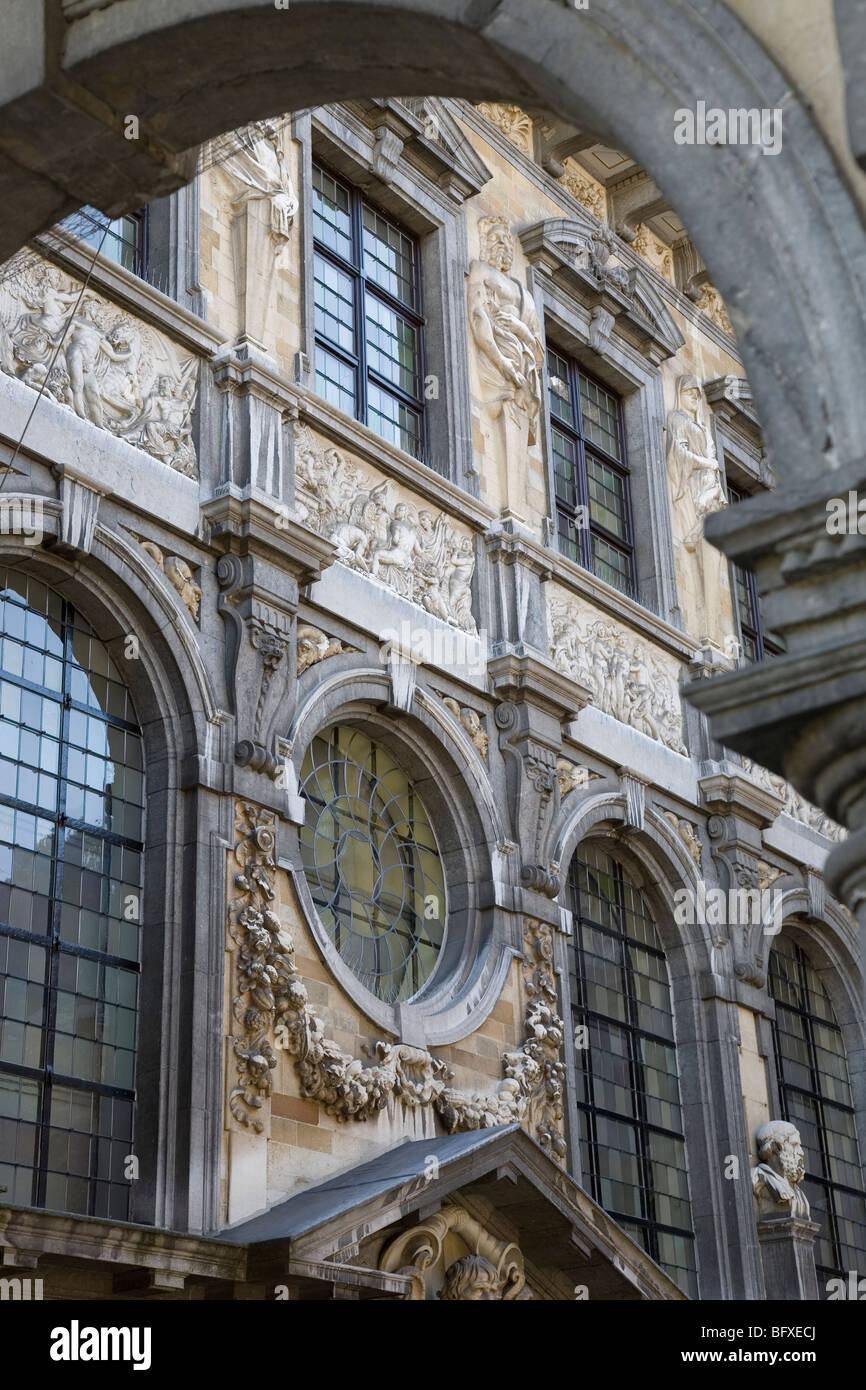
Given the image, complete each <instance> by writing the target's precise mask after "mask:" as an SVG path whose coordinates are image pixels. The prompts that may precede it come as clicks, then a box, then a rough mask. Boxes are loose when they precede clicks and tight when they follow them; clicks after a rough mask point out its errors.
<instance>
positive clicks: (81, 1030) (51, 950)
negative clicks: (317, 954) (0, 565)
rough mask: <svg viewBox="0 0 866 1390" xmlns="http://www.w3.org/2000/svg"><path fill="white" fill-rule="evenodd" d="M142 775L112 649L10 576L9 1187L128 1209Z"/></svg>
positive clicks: (1, 654) (88, 1208)
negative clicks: (126, 1172)
mask: <svg viewBox="0 0 866 1390" xmlns="http://www.w3.org/2000/svg"><path fill="white" fill-rule="evenodd" d="M143 808H144V772H143V761H142V746H141V734H140V731H139V729H138V725H137V721H136V716H135V710H134V709H133V706H132V701H131V699H130V696H129V692H128V691H127V689H126V686H125V684H124V682H123V678H122V676H121V674H120V672H119V671H118V669H117V667H116V666H115V664H114V661H113V660H112V658H111V656H110V654H109V652H108V649H107V648H106V647H105V645H104V644H103V643H102V642H101V641H100V640H99V638H98V637H97V636H96V635H95V634H94V633H93V632H92V630H91V629H90V627H89V626H88V624H87V623H86V622H85V621H84V619H83V618H82V617H81V615H80V614H79V613H78V612H76V610H75V609H74V608H73V607H72V605H71V604H70V603H68V602H67V601H66V600H65V599H63V598H61V596H60V595H59V594H57V593H55V592H54V591H53V590H51V589H48V588H46V586H45V585H44V584H41V583H39V582H38V581H37V580H35V579H32V578H25V577H23V576H19V575H14V574H12V573H8V572H7V573H4V572H3V571H0V1121H2V1122H0V1135H2V1138H0V1184H3V1185H5V1187H6V1188H7V1194H8V1195H7V1200H8V1201H12V1202H17V1203H21V1204H23V1205H34V1206H42V1207H50V1208H53V1209H55V1210H59V1211H72V1212H81V1213H86V1214H89V1215H93V1216H109V1217H115V1218H119V1219H121V1220H122V1219H125V1218H126V1217H127V1216H128V1203H129V1182H128V1181H127V1180H126V1179H125V1177H124V1158H125V1156H126V1155H127V1154H129V1153H130V1151H131V1145H132V1119H133V1102H134V1098H135V1091H134V1086H135V1048H136V1013H137V1003H138V976H139V964H138V962H139V923H140V919H141V906H140V897H141V867H142V848H143V847H142V839H143V828H142V819H143V814H144V810H143Z"/></svg>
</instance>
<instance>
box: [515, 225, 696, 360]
mask: <svg viewBox="0 0 866 1390" xmlns="http://www.w3.org/2000/svg"><path fill="white" fill-rule="evenodd" d="M615 240H616V239H615V238H614V236H613V234H612V233H611V232H610V230H609V229H608V228H604V229H601V228H600V227H599V225H598V224H597V222H596V221H595V219H590V216H589V214H587V213H585V212H584V215H583V216H582V217H580V218H577V217H573V218H567V217H550V218H545V219H544V220H543V221H541V222H536V223H534V224H533V225H532V226H530V227H527V228H526V229H525V230H524V231H522V232H521V233H520V244H521V246H522V248H523V252H524V254H525V256H526V257H527V259H528V260H529V262H530V264H531V265H533V266H534V267H535V268H536V270H538V271H539V272H540V273H542V274H543V275H548V276H550V278H551V279H552V280H554V281H555V282H556V283H557V284H559V285H560V286H561V287H562V288H563V289H564V290H565V291H566V292H567V293H568V294H570V295H571V297H572V298H573V299H575V300H576V301H577V302H578V303H579V304H581V305H582V306H583V307H584V308H585V309H587V310H588V311H590V312H591V311H593V310H596V309H603V310H605V311H606V313H607V314H609V315H610V318H611V320H612V322H613V327H614V331H615V332H616V333H617V334H618V335H619V336H620V337H622V338H624V339H625V341H626V342H628V343H629V344H630V345H631V346H632V347H634V348H636V349H637V350H638V352H640V353H641V354H642V355H643V356H645V357H646V358H647V359H648V360H649V361H650V362H651V363H652V364H653V365H654V366H660V365H661V363H662V362H664V361H666V360H667V359H668V358H669V357H673V356H674V355H675V354H676V353H677V352H678V351H679V349H680V348H681V347H683V346H684V344H685V339H684V338H683V335H682V334H681V333H680V331H679V329H678V328H677V326H676V323H675V322H674V319H673V317H672V315H671V313H670V311H669V310H668V308H667V307H666V305H665V304H664V301H663V300H662V298H661V296H660V295H659V293H658V291H657V289H656V287H655V286H654V284H653V283H652V281H651V280H650V278H649V277H648V275H647V274H646V270H645V267H644V265H643V263H642V262H641V264H640V266H633V267H631V268H628V269H626V268H623V267H622V266H612V267H608V266H607V264H606V261H605V260H603V259H601V260H600V259H598V258H597V257H596V255H595V253H594V251H593V246H594V245H595V244H597V243H599V242H600V241H607V243H608V245H609V246H610V249H611V250H612V251H613V252H614V254H615V255H617V256H619V254H620V245H619V243H618V242H617V243H616V245H614V244H613V243H614V242H615Z"/></svg>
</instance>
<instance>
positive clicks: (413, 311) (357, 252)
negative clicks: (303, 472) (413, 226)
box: [310, 158, 428, 464]
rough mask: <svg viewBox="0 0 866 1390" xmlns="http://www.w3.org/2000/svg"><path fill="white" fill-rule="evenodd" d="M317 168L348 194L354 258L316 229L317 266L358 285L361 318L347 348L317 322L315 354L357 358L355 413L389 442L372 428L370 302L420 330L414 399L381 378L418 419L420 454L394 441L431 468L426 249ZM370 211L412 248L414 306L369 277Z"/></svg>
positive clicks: (318, 165)
mask: <svg viewBox="0 0 866 1390" xmlns="http://www.w3.org/2000/svg"><path fill="white" fill-rule="evenodd" d="M313 167H314V168H315V169H318V170H319V172H320V173H321V174H322V175H323V176H324V177H325V178H326V179H332V180H333V182H334V184H335V185H336V186H337V187H338V188H340V189H342V191H344V192H345V193H346V194H347V195H348V201H349V221H350V229H351V231H350V240H351V257H347V256H346V255H345V254H341V253H339V252H335V251H334V250H332V249H331V248H329V247H328V246H326V245H325V244H324V243H323V242H322V241H321V240H316V237H315V230H314V233H313V256H314V262H315V260H316V259H317V258H318V259H320V260H322V261H323V262H324V263H325V265H326V266H330V267H331V269H332V270H336V271H337V272H338V273H339V274H341V275H342V276H343V277H344V278H348V279H349V280H350V283H351V286H352V290H351V294H352V307H353V310H354V315H355V322H354V324H353V326H352V330H351V336H352V346H351V348H347V347H345V346H343V345H341V344H338V343H336V342H334V341H332V340H331V339H329V338H327V337H325V335H324V334H322V333H318V334H317V333H316V330H315V323H314V325H313V351H314V354H315V353H317V352H318V351H319V349H321V350H322V351H323V352H325V353H327V354H329V355H330V356H331V357H332V358H334V359H336V361H337V362H339V363H343V365H345V366H349V365H350V359H352V358H354V366H353V367H352V378H353V382H354V398H355V409H354V412H353V416H354V418H355V419H356V420H358V422H359V423H360V424H362V425H366V427H367V429H370V430H372V431H373V433H374V434H380V435H382V437H383V438H386V439H387V437H388V436H387V435H384V434H382V432H381V431H380V430H377V429H375V427H374V426H373V425H371V424H370V413H371V403H370V391H371V386H375V385H376V384H377V383H376V382H375V380H374V379H373V378H372V377H371V370H372V369H371V367H370V362H369V352H368V339H367V326H368V303H369V300H370V299H371V298H372V299H373V300H374V302H375V303H376V304H378V305H380V306H384V307H385V308H388V309H391V310H392V311H393V312H394V313H396V314H397V315H398V316H399V318H400V320H401V321H402V322H403V323H405V324H407V325H408V326H409V327H410V328H411V329H414V330H415V334H416V339H415V342H416V355H415V376H416V382H417V394H414V395H413V394H412V393H411V392H409V391H408V390H407V389H406V387H405V386H400V385H398V384H397V383H393V382H388V383H387V384H386V382H385V378H381V377H380V380H381V383H382V385H381V389H382V391H383V392H384V393H385V394H386V395H387V396H388V397H389V398H390V399H391V400H392V401H394V402H396V403H398V404H402V405H405V406H406V407H408V409H409V410H410V411H412V412H413V414H414V415H415V416H416V419H417V425H418V435H417V448H418V451H419V452H418V453H417V454H416V453H415V452H414V451H410V450H408V449H407V450H403V446H402V445H401V444H397V443H395V441H394V440H391V441H390V442H391V443H392V444H394V447H395V448H398V449H400V450H401V452H407V453H408V452H411V453H412V457H413V458H417V460H418V462H419V463H424V464H426V460H427V453H428V450H427V445H428V440H427V404H426V401H425V395H424V383H425V380H426V373H425V352H424V340H425V336H426V328H427V321H426V316H425V313H424V309H425V305H424V294H423V288H424V287H423V283H422V273H421V271H422V267H421V247H420V242H419V239H418V237H417V236H416V235H415V234H414V233H412V232H409V231H408V230H407V228H406V227H405V226H404V224H403V223H401V222H399V221H398V220H397V219H395V218H394V217H393V215H391V214H388V215H387V216H386V215H385V214H384V213H383V212H382V209H381V208H380V207H379V205H378V204H376V203H375V202H373V201H372V200H371V199H370V198H369V197H368V196H367V195H366V194H365V193H364V191H363V190H362V189H361V188H359V186H358V185H357V184H354V183H350V182H349V181H348V180H346V179H343V178H340V177H338V176H337V175H334V174H332V172H331V170H330V169H329V167H328V166H327V165H326V164H325V163H324V162H323V161H321V160H319V159H318V158H314V159H313ZM368 211H369V212H372V213H373V214H374V215H375V216H376V217H377V218H378V217H381V218H382V219H383V220H384V221H386V222H387V224H388V226H389V228H390V229H391V230H392V231H394V232H396V233H398V234H399V235H400V236H401V237H403V238H404V239H405V240H406V241H408V242H410V243H411V245H412V252H413V254H412V283H411V292H412V296H413V301H414V302H412V303H409V302H408V301H407V300H405V299H400V298H399V297H398V296H397V295H395V294H394V293H393V291H391V292H389V291H388V290H386V289H384V288H383V286H382V285H381V284H380V283H379V281H378V280H377V279H376V278H375V277H374V276H372V275H369V274H368V273H367V270H366V256H365V223H364V215H365V213H366V212H368ZM314 283H315V265H314ZM339 322H340V326H341V328H344V327H347V325H346V324H344V323H343V321H342V319H341V320H339ZM310 375H311V380H312V381H313V382H315V380H316V376H317V370H316V362H315V358H314V361H313V363H312V366H311V373H310ZM331 404H333V405H334V406H335V409H342V407H340V406H338V405H336V403H335V402H331ZM348 413H349V412H348V411H346V414H348Z"/></svg>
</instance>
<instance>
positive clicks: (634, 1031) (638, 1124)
mask: <svg viewBox="0 0 866 1390" xmlns="http://www.w3.org/2000/svg"><path fill="white" fill-rule="evenodd" d="M586 849H598V850H600V851H601V852H602V853H603V854H606V855H608V856H609V857H610V858H611V859H612V860H613V861H614V863H615V864H616V865H617V868H618V871H619V876H620V878H621V880H622V881H623V882H625V883H627V884H628V885H629V886H630V887H632V888H637V889H638V891H639V892H640V894H641V897H642V898H643V900H644V902H645V903H646V904H647V906H648V908H649V910H650V914H651V916H650V920H651V922H652V925H653V927H654V928H655V932H656V936H657V939H658V946H657V947H650V946H648V947H647V948H646V949H647V950H648V951H649V952H650V954H652V955H655V956H656V958H658V957H659V956H661V957H662V959H663V960H664V964H665V970H666V973H667V985H668V994H669V999H670V1005H671V1018H672V1023H673V1036H672V1038H671V1039H670V1040H669V1045H670V1046H672V1047H673V1051H674V1055H675V1057H676V1062H677V1094H678V1103H679V1108H680V1116H681V1118H680V1130H681V1132H680V1134H679V1135H678V1136H676V1137H678V1138H679V1139H680V1140H681V1142H682V1145H683V1150H684V1152H685V1154H686V1172H687V1175H688V1183H687V1186H688V1203H689V1219H690V1222H691V1230H690V1231H689V1232H688V1233H686V1231H685V1229H684V1228H674V1227H671V1226H667V1224H666V1223H665V1222H662V1221H658V1220H657V1219H656V1217H655V1215H653V1216H652V1217H645V1218H634V1220H635V1224H638V1225H645V1226H646V1227H647V1228H648V1229H649V1230H650V1231H651V1232H654V1233H656V1234H657V1233H658V1232H659V1231H660V1230H666V1231H668V1232H670V1233H671V1234H677V1235H685V1234H688V1235H690V1237H691V1239H692V1242H693V1253H694V1257H695V1267H694V1277H695V1280H696V1281H697V1279H698V1269H699V1260H698V1233H697V1231H696V1229H695V1224H696V1223H695V1215H694V1203H693V1201H692V1194H691V1188H692V1184H693V1177H692V1174H691V1172H690V1169H689V1162H688V1135H687V1133H686V1128H687V1124H686V1113H685V1107H684V1105H683V1101H682V1091H683V1088H682V1055H681V1052H680V1039H679V1038H678V1036H677V1034H678V1032H679V1028H678V1020H677V1016H676V999H675V991H674V981H673V978H672V972H671V967H670V962H669V960H668V951H667V947H666V945H665V943H664V941H663V937H662V933H661V932H660V930H659V923H658V920H657V919H658V904H657V903H655V902H653V900H652V895H651V893H647V891H646V888H647V885H646V874H645V871H644V870H641V871H639V872H636V871H635V866H634V861H633V860H632V859H631V858H630V857H629V856H627V855H623V854H622V852H621V848H620V847H619V846H618V845H617V844H616V843H615V842H613V841H611V840H610V839H609V838H608V837H605V836H600V835H597V834H593V832H592V830H590V832H589V834H588V835H585V836H584V837H583V838H582V839H581V840H580V841H579V842H578V844H577V845H576V846H575V848H574V849H573V851H572V854H571V857H570V859H569V861H568V865H567V869H566V872H565V875H564V877H565V882H566V888H565V893H566V894H567V896H568V908H569V911H570V912H571V916H572V931H571V936H570V940H569V943H568V951H569V952H570V953H575V954H580V953H581V952H580V948H579V947H578V940H579V922H578V917H577V913H576V912H575V910H574V906H573V903H574V891H575V889H574V883H573V873H574V868H575V864H576V861H577V860H578V858H579V856H580V855H581V853H582V852H583V851H584V850H586ZM599 927H600V930H601V931H602V932H603V934H604V935H605V936H608V935H610V934H611V932H610V929H607V928H605V927H602V926H601V925H600V924H599ZM622 941H623V943H625V941H626V937H625V935H624V934H623V935H622ZM570 969H573V970H574V971H575V974H576V973H577V967H576V964H575V965H570ZM632 973H633V968H632V966H631V965H630V964H628V963H626V964H625V965H624V974H625V976H626V979H627V982H628V983H627V986H626V990H625V992H624V995H623V997H624V998H625V999H627V1000H630V999H631V998H632V996H631V993H630V988H629V986H630V983H631V977H632ZM569 1004H570V1014H569V1017H570V1018H571V1019H572V1020H574V1019H575V1017H578V1018H582V1019H583V1020H584V1022H589V1023H590V1024H591V1021H592V1020H598V1019H599V1018H601V1017H603V1016H602V1015H600V1014H599V1012H598V1010H597V1009H592V1008H588V1007H587V1006H586V1005H583V1004H581V1003H580V1002H579V1001H578V1000H575V999H573V998H570V1000H569ZM611 1021H613V1020H611ZM621 1031H622V1032H623V1033H625V1034H626V1035H627V1037H628V1040H629V1046H630V1048H631V1046H632V1044H634V1043H636V1042H638V1041H640V1040H642V1039H644V1038H647V1037H650V1036H651V1035H650V1034H649V1033H648V1031H647V1030H646V1029H645V1028H643V1027H642V1026H640V1025H639V1024H638V1023H637V1022H635V1020H634V1018H633V1016H632V1015H631V1014H630V1012H628V1013H627V1017H626V1019H625V1020H624V1021H623V1022H622V1024H621ZM566 1033H567V1035H568V1030H566ZM653 1040H655V1038H654V1039H653ZM658 1040H659V1041H663V1042H664V1041H665V1040H663V1039H661V1038H660V1037H659V1038H658ZM629 1071H630V1080H629V1085H630V1086H631V1090H632V1095H633V1099H634V1100H635V1101H636V1105H635V1114H634V1116H633V1117H631V1119H629V1118H628V1117H626V1116H622V1117H620V1119H621V1122H622V1123H623V1124H624V1125H625V1126H627V1127H630V1128H631V1127H633V1128H635V1129H636V1130H637V1131H638V1133H639V1135H640V1143H639V1146H638V1148H639V1158H640V1160H641V1166H643V1165H644V1164H647V1163H648V1159H647V1155H646V1152H645V1143H646V1140H647V1137H648V1136H649V1135H651V1134H653V1133H659V1134H662V1135H663V1136H670V1137H673V1136H674V1131H673V1130H665V1129H664V1128H663V1127H662V1126H660V1125H658V1124H654V1123H652V1122H651V1121H649V1119H648V1118H647V1116H646V1114H645V1111H644V1109H643V1106H642V1104H641V1092H640V1088H639V1086H638V1082H637V1078H636V1077H635V1076H634V1074H633V1073H632V1072H631V1067H630V1068H629ZM576 1072H577V1069H576V1067H575V1073H576ZM574 1107H575V1109H576V1110H577V1111H578V1112H579V1114H583V1115H586V1116H589V1115H590V1114H593V1115H594V1114H596V1113H598V1112H599V1111H602V1112H604V1107H603V1106H597V1105H596V1104H595V1103H594V1102H593V1101H592V1100H588V1101H585V1102H582V1101H579V1100H578V1099H577V1097H576V1096H575V1101H574ZM607 1113H608V1114H610V1115H611V1117H612V1112H607ZM579 1123H580V1121H579V1120H578V1124H579ZM593 1130H594V1125H593ZM574 1140H575V1144H576V1145H579V1144H580V1143H581V1142H583V1143H584V1144H585V1145H586V1146H587V1147H588V1148H593V1147H595V1145H596V1144H597V1140H595V1139H594V1138H593V1137H591V1136H587V1137H583V1138H582V1137H581V1134H580V1132H578V1133H577V1134H575V1136H574ZM647 1175H649V1170H648V1169H647ZM653 1190H654V1189H653V1188H652V1185H651V1183H650V1184H649V1185H648V1188H647V1191H648V1194H649V1196H650V1198H652V1194H653ZM595 1200H597V1201H598V1200H599V1198H598V1197H596V1199H595ZM614 1219H615V1220H619V1221H622V1220H628V1218H627V1217H625V1216H623V1214H622V1213H619V1214H618V1215H617V1216H615V1217H614ZM653 1258H654V1259H657V1256H653ZM671 1277H673V1276H672V1275H671Z"/></svg>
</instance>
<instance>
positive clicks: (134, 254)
mask: <svg viewBox="0 0 866 1390" xmlns="http://www.w3.org/2000/svg"><path fill="white" fill-rule="evenodd" d="M61 226H63V227H66V228H68V230H69V231H70V232H72V233H73V235H74V236H77V237H80V238H81V240H82V241H86V242H87V244H88V246H92V247H93V248H94V250H98V251H99V252H101V254H102V255H103V256H105V257H106V258H107V259H108V260H110V261H116V262H117V264H118V265H122V266H125V267H126V269H127V270H131V271H132V272H133V274H134V275H139V276H142V277H143V276H144V275H146V273H147V208H146V207H145V208H139V209H138V211H137V212H127V213H124V214H123V215H122V216H121V217H106V215H105V213H103V212H98V211H97V210H96V208H92V207H87V206H85V207H82V208H79V209H78V211H77V212H73V213H70V214H69V216H68V217H65V218H64V219H63V222H62V223H61Z"/></svg>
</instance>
